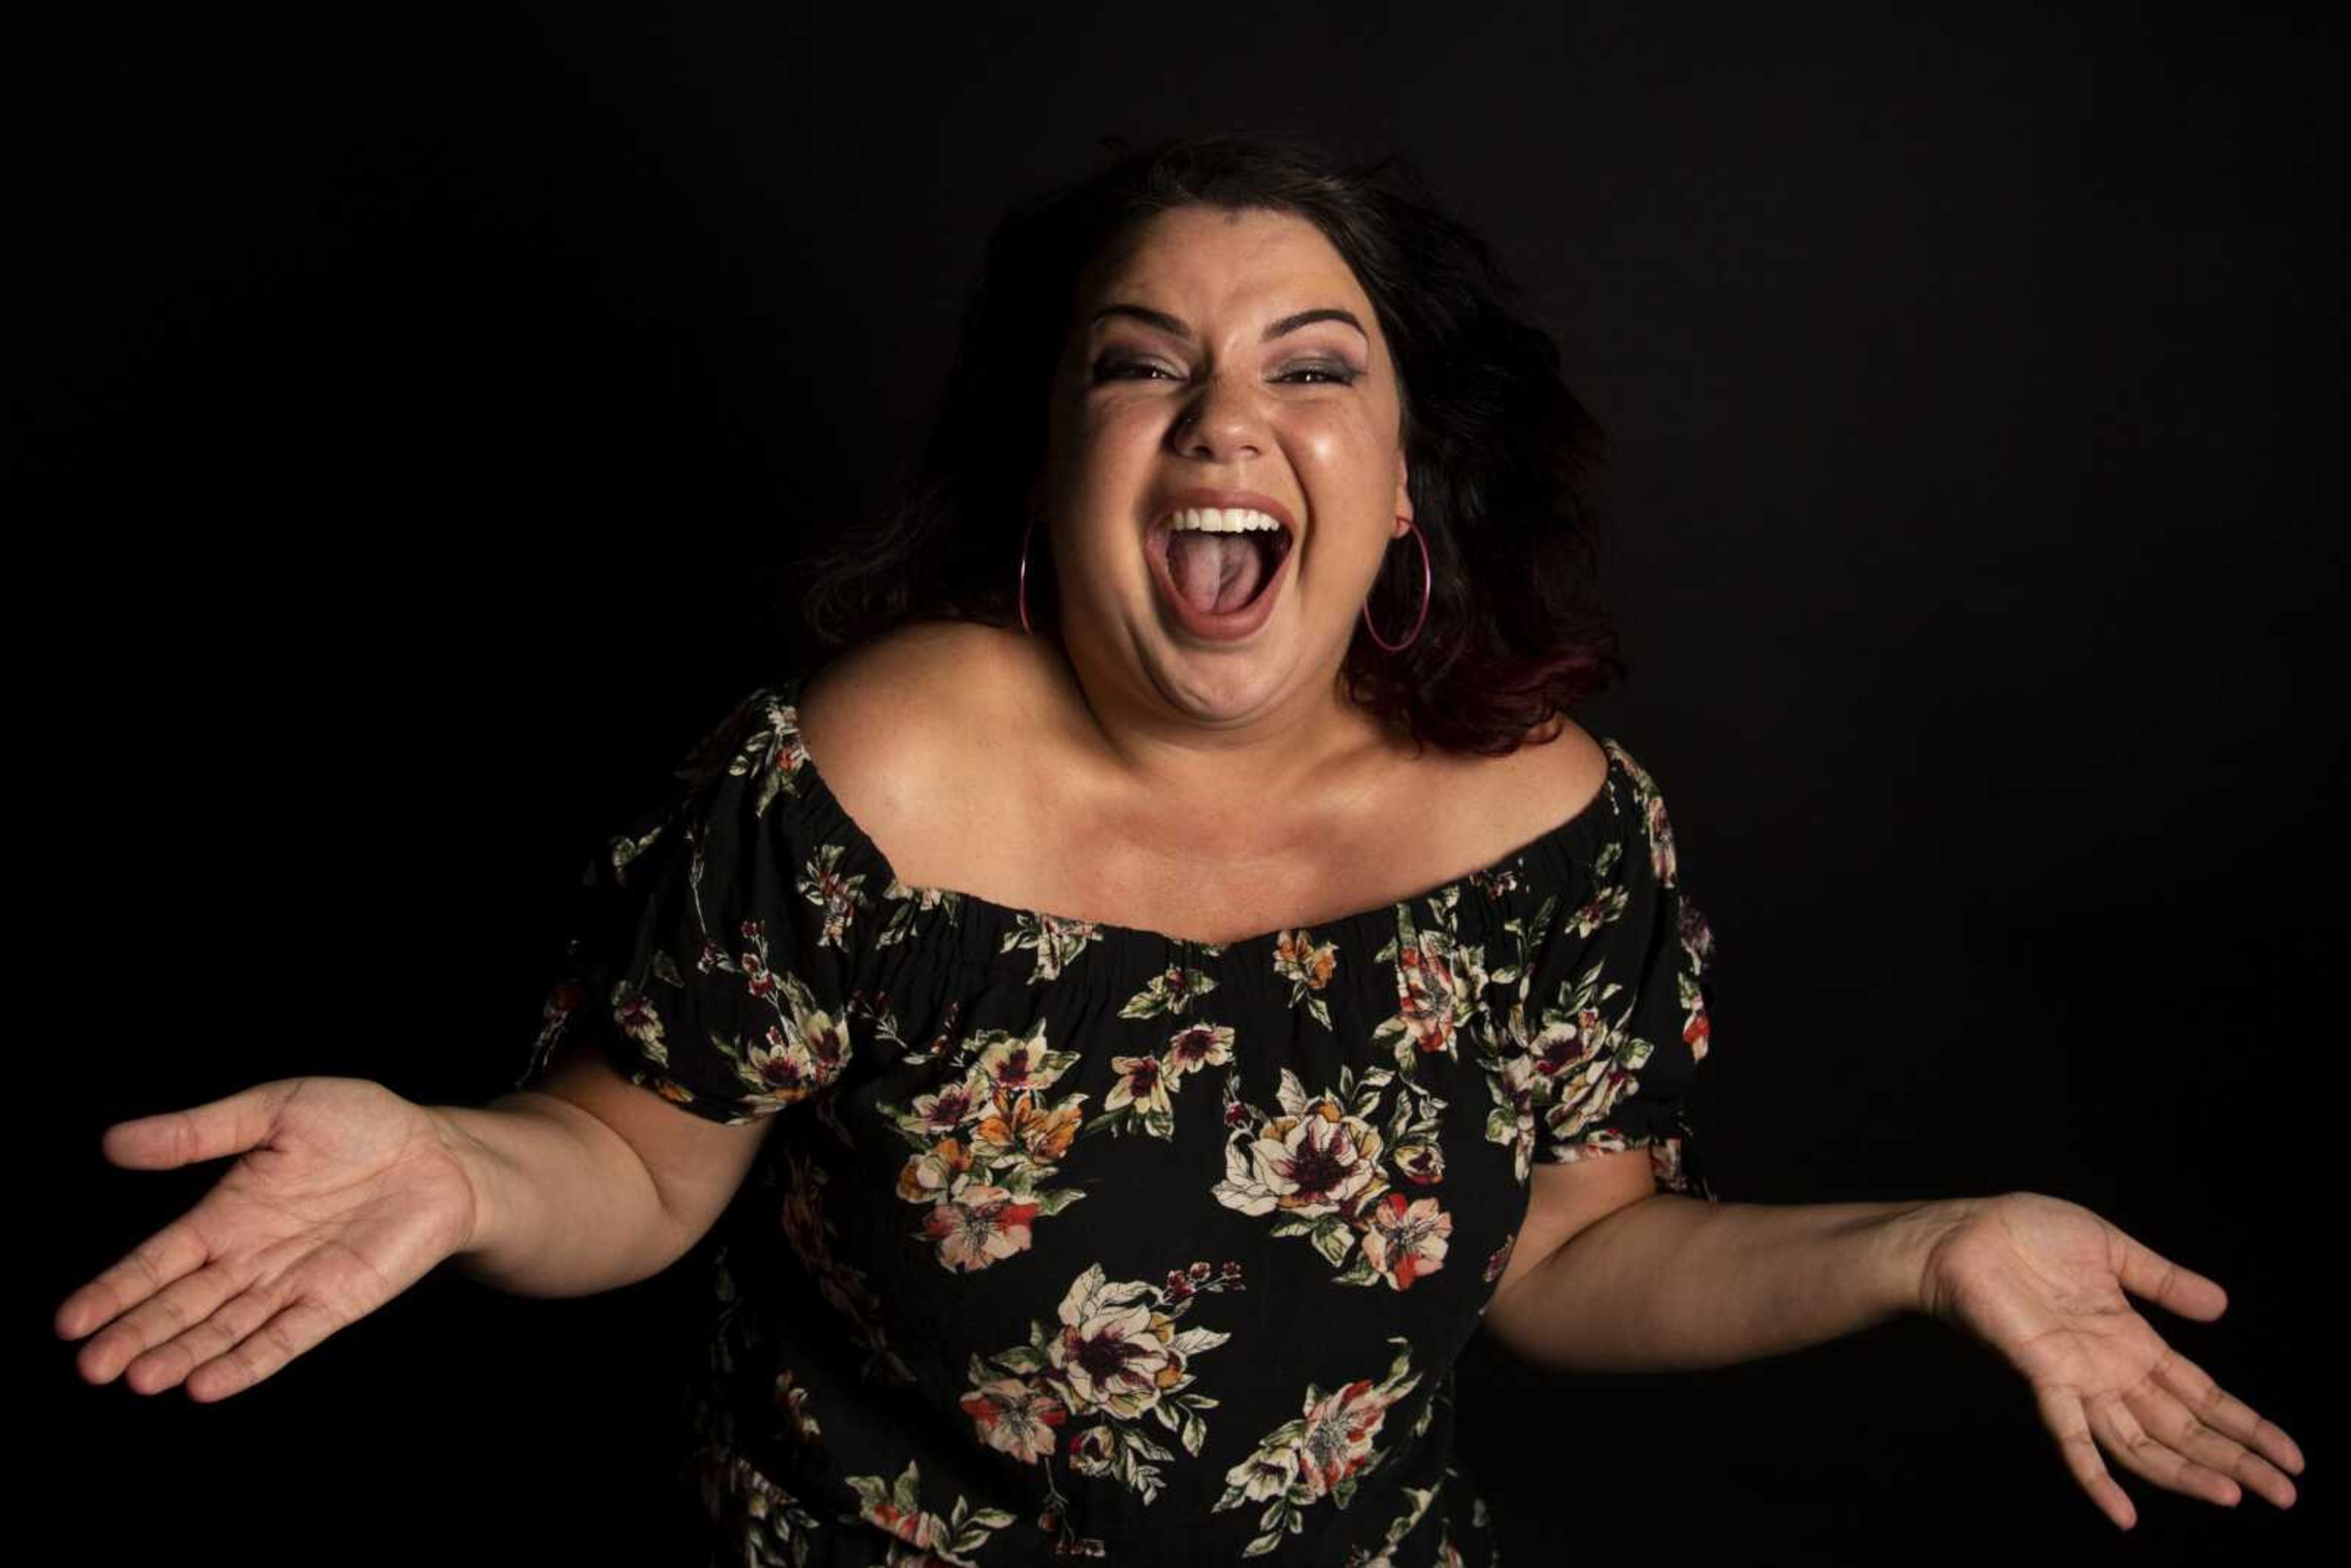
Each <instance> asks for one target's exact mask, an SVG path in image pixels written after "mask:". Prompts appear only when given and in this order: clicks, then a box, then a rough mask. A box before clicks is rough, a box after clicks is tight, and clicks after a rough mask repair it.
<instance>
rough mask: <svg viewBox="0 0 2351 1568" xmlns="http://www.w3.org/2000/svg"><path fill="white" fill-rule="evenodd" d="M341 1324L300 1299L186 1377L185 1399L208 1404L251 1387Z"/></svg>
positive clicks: (320, 1307) (319, 1307) (313, 1303)
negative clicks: (225, 1352)
mask: <svg viewBox="0 0 2351 1568" xmlns="http://www.w3.org/2000/svg"><path fill="white" fill-rule="evenodd" d="M341 1326H342V1324H341V1320H340V1319H339V1318H338V1317H337V1316H336V1315H335V1314H334V1313H332V1312H329V1311H328V1310H327V1308H326V1307H324V1306H323V1305H321V1304H320V1303H319V1302H318V1301H314V1300H312V1299H310V1298H308V1297H307V1296H306V1297H304V1298H302V1299H301V1300H299V1301H295V1302H294V1303H293V1304H292V1305H291V1306H288V1307H287V1309H286V1310H285V1311H284V1312H279V1313H278V1314H277V1316H276V1317H274V1318H271V1319H270V1320H269V1321H268V1322H265V1323H263V1324H262V1325H261V1327H260V1328H258V1329H256V1331H254V1332H253V1333H250V1334H248V1335H246V1337H245V1339H244V1340H242V1341H241V1342H239V1343H237V1344H236V1345H235V1348H233V1349H231V1350H230V1351H229V1352H228V1353H227V1354H225V1355H221V1356H216V1357H214V1359H213V1360H211V1361H208V1362H205V1363H204V1364H203V1365H202V1366H199V1367H197V1368H196V1369H195V1371H193V1372H192V1373H190V1374H189V1375H188V1397H189V1398H191V1399H194V1400H198V1401H200V1402H203V1403H205V1404H209V1403H211V1402H212V1401H214V1400H217V1399H225V1398H227V1397H228V1396H230V1395H232V1394H235V1393H239V1392H241V1391H243V1390H245V1389H247V1388H250V1387H252V1386H253V1385H255V1384H256V1383H258V1382H260V1381H261V1380H262V1379H263V1378H265V1377H267V1376H268V1375H270V1374H272V1373H274V1372H276V1371H277V1369H278V1368H279V1367H281V1366H284V1365H285V1364H287V1362H289V1361H291V1360H293V1359H294V1358H295V1357H296V1356H298V1355H299V1354H302V1353H303V1352H304V1351H306V1350H308V1349H309V1348H310V1347H311V1346H312V1345H315V1344H317V1343H319V1341H320V1340H322V1339H325V1338H326V1337H327V1336H328V1335H329V1334H330V1333H334V1332H335V1330H336V1329H338V1328H340V1327H341Z"/></svg>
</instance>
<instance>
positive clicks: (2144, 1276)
mask: <svg viewBox="0 0 2351 1568" xmlns="http://www.w3.org/2000/svg"><path fill="white" fill-rule="evenodd" d="M1953 1209H1954V1212H1955V1213H1956V1214H1957V1216H1958V1218H1956V1220H1955V1221H1954V1223H1953V1224H1952V1226H1951V1228H1950V1229H1949V1232H1948V1233H1946V1234H1945V1235H1944V1236H1943V1237H1942V1238H1941V1239H1939V1240H1938V1242H1937V1243H1936V1244H1935V1245H1934V1247H1933V1249H1932V1250H1931V1251H1930V1252H1929V1253H1928V1257H1927V1260H1926V1263H1925V1268H1924V1273H1923V1276H1922V1278H1921V1280H1920V1290H1921V1295H1920V1300H1921V1302H1922V1304H1923V1305H1924V1307H1925V1309H1926V1311H1927V1312H1929V1313H1930V1314H1931V1315H1933V1316H1935V1317H1937V1318H1939V1319H1941V1320H1942V1321H1943V1322H1948V1323H1950V1324H1952V1325H1953V1326H1955V1327H1957V1328H1960V1329H1963V1330H1965V1331H1966V1332H1967V1333H1970V1334H1973V1335H1974V1336H1975V1337H1976V1338H1978V1339H1980V1340H1981V1341H1983V1342H1984V1343H1987V1344H1989V1345H1991V1347H1992V1348H1993V1349H1994V1350H1997V1351H1998V1352H2000V1354H2001V1355H2002V1356H2003V1357H2005V1358H2006V1359H2007V1361H2008V1363H2009V1364H2011V1366H2013V1367H2015V1368H2016V1369H2017V1370H2018V1371H2019V1372H2021V1373H2022V1374H2023V1375H2024V1376H2025V1378H2026V1379H2027V1380H2028V1381H2029V1382H2031V1384H2032V1394H2033V1397H2034V1399H2035V1400H2036V1401H2037V1402H2038V1403H2039V1405H2040V1407H2041V1418H2042V1420H2043V1423H2044V1424H2045V1425H2046V1426H2047V1427H2048V1428H2049V1430H2050V1431H2051V1433H2053V1435H2054V1436H2055V1437H2056V1439H2057V1444H2058V1448H2059V1450H2060V1451H2061V1452H2062V1453H2063V1454H2064V1458H2065V1463H2066V1466H2067V1468H2068V1469H2071V1470H2072V1471H2073V1472H2074V1479H2076V1480H2078V1481H2080V1482H2081V1483H2082V1487H2083V1490H2085V1491H2087V1492H2088V1493H2089V1494H2090V1499H2091V1500H2092V1501H2094V1502H2095V1503H2096V1504H2097V1505H2098V1507H2099V1508H2101V1509H2103V1510H2104V1511H2105V1513H2106V1515H2107V1517H2109V1518H2110V1519H2112V1520H2113V1521H2115V1523H2116V1524H2117V1525H2119V1526H2120V1527H2121V1528H2123V1529H2125V1530H2128V1529H2129V1528H2131V1526H2132V1525H2133V1524H2134V1523H2136V1522H2137V1518H2138V1511H2137V1509H2135V1508H2134V1507H2132V1505H2131V1500H2130V1498H2129V1496H2128V1495H2127V1494H2126V1493H2125V1492H2124V1490H2123V1489H2122V1488H2121V1487H2120V1486H2119V1485H2117V1484H2116V1481H2115V1479H2114V1478H2113V1477H2112V1476H2111V1475H2109V1474H2108V1473H2107V1471H2106V1467H2105V1464H2104V1462H2102V1461H2101V1460H2100V1458H2099V1457H2098V1444H2099V1443H2103V1444H2105V1448H2106V1451H2107V1452H2108V1453H2110V1454H2112V1455H2113V1456H2114V1457H2115V1458H2118V1459H2120V1460H2121V1461H2122V1462H2123V1463H2124V1464H2126V1465H2127V1466H2129V1467H2130V1468H2131V1469H2134V1470H2136V1471H2137V1472H2138V1473H2139V1474H2140V1475H2142V1476H2144V1477H2146V1478H2147V1479H2148V1480H2151V1481H2153V1482H2155V1483H2156V1484H2157V1485H2158V1486H2162V1487H2168V1488H2169V1489H2170V1490H2173V1491H2176V1492H2183V1493H2185V1494H2187V1495H2188V1496H2189V1497H2200V1498H2205V1499H2208V1500H2210V1501H2213V1502H2217V1503H2221V1504H2225V1505H2228V1506H2231V1507H2233V1506H2235V1505H2236V1504H2237V1503H2238V1502H2239V1501H2240V1500H2241V1499H2242V1497H2243V1495H2244V1493H2243V1490H2242V1489H2247V1488H2250V1489H2251V1490H2254V1491H2257V1492H2259V1493H2261V1495H2262V1496H2263V1497H2264V1498H2267V1499H2268V1500H2270V1501H2271V1502H2273V1503H2275V1504H2276V1505H2277V1506H2278V1507H2280V1508H2288V1507H2291V1506H2292V1505H2293V1503H2294V1483H2293V1482H2292V1481H2290V1480H2288V1479H2286V1478H2285V1476H2284V1474H2283V1471H2284V1470H2292V1471H2294V1473H2295V1474H2297V1475H2299V1474H2300V1473H2301V1472H2302V1450H2301V1449H2300V1448H2296V1447H2295V1446H2294V1439H2293V1438H2291V1437H2287V1436H2286V1435H2285V1433H2284V1432H2283V1430H2282V1429H2281V1428H2280V1427H2278V1426H2277V1425H2276V1424H2275V1423H2273V1422H2270V1421H2265V1420H2263V1419H2262V1417H2261V1416H2259V1415H2258V1414H2256V1413H2255V1412H2254V1411H2253V1410H2252V1408H2251V1407H2250V1406H2247V1405H2246V1404H2245V1403H2244V1402H2243V1401H2242V1400H2241V1399H2238V1398H2236V1397H2235V1396H2232V1395H2230V1394H2228V1393H2225V1392H2223V1391H2222V1390H2221V1388H2220V1386H2219V1385H2217V1384H2215V1383H2214V1382H2213V1381H2212V1380H2211V1379H2210V1377H2208V1376H2206V1375H2204V1373H2203V1371H2202V1370H2201V1369H2200V1368H2199V1367H2198V1366H2197V1365H2196V1364H2194V1363H2193V1362H2190V1361H2189V1359H2188V1358H2187V1357H2186V1356H2184V1355H2181V1354H2179V1352H2178V1351H2176V1350H2173V1349H2172V1348H2171V1347H2170V1346H2169V1345H2168V1344H2166V1343H2163V1340H2162V1338H2161V1337H2160V1336H2159V1335H2158V1334H2157V1333H2156V1332H2155V1330H2154V1329H2153V1328H2151V1327H2150V1326H2148V1323H2147V1320H2146V1319H2145V1318H2143V1317H2140V1316H2139V1315H2138V1313H2137V1312H2134V1311H2132V1310H2131V1303H2130V1300H2129V1297H2128V1296H2126V1294H2125V1293H2124V1292H2125V1291H2128V1292H2129V1294H2130V1295H2135V1296H2139V1297H2142V1298H2144V1299H2146V1300H2147V1301H2154V1302H2155V1303H2157V1304H2158V1306H2161V1307H2162V1308H2164V1309H2165V1310H2166V1311H2167V1312H2176V1313H2178V1314H2179V1316H2181V1317H2186V1318H2194V1319H2196V1320H2197V1321H2199V1322H2211V1321H2212V1320H2214V1319H2215V1318H2218V1317H2219V1316H2220V1314H2221V1312H2224V1311H2226V1310H2227V1308H2228V1304H2229V1298H2228V1295H2227V1293H2226V1292H2224V1291H2222V1290H2221V1289H2220V1286H2219V1285H2217V1284H2215V1283H2214V1282H2213V1281H2210V1280H2208V1279H2206V1278H2205V1277H2204V1276H2203V1275H2201V1274H2199V1273H2197V1272H2195V1271H2194V1270H2189V1269H2183V1268H2181V1267H2180V1266H2179V1264H2176V1263H2174V1262H2172V1261H2170V1260H2168V1259H2166V1258H2163V1257H2160V1256H2158V1254H2156V1253H2155V1252H2153V1251H2150V1250H2149V1249H2147V1248H2145V1247H2142V1246H2140V1245H2139V1244H2138V1243H2137V1241H2135V1240H2133V1239H2131V1238H2130V1237H2128V1236H2126V1235H2124V1234H2123V1232H2122V1231H2120V1230H2119V1229H2117V1228H2115V1227H2114V1226H2112V1225H2110V1224H2108V1223H2107V1222H2106V1221H2105V1220H2104V1219H2102V1218H2099V1217H2098V1216H2097V1215H2095V1214H2093V1213H2092V1212H2091V1211H2090V1210H2088V1209H2086V1208H2085V1207H2082V1206H2081V1205H2080V1204H2077V1203H2069V1202H2067V1201H2065V1200H2064V1198H2058V1197H2044V1196H2043V1195H2042V1194H2040V1193H2032V1192H2012V1193H2005V1194H2002V1195H2001V1196H2000V1197H1988V1198H1970V1199H1965V1200H1961V1202H1959V1203H1958V1204H1955V1205H1954V1206H1953ZM2093 1437H2095V1439H2096V1441H2095V1442H2094V1441H2093V1440H2092V1439H2093Z"/></svg>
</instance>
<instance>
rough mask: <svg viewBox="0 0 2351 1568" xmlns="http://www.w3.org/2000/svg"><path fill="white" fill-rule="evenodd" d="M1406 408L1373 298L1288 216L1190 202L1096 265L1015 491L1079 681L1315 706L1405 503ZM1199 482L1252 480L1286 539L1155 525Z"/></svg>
mask: <svg viewBox="0 0 2351 1568" xmlns="http://www.w3.org/2000/svg"><path fill="white" fill-rule="evenodd" d="M1338 312H1343V313H1344V315H1343V316H1340V315H1338V314H1336V313H1338ZM1310 314H1311V315H1314V316H1316V317H1318V318H1319V319H1300V318H1301V317H1304V316H1307V315H1310ZM1400 417H1401V404H1400V402H1399V399H1398V389H1397V384H1396V375H1395V366H1394V364H1393V363H1392V362H1391V361H1389V358H1388V352H1387V345H1386V342H1385V341H1384V339H1383V337H1382V335H1381V332H1380V326H1379V321H1378V319H1377V318H1376V316H1375V315H1374V311H1373V309H1372V305H1371V300H1370V298H1368V297H1367V296H1366V295H1365V294H1364V289H1363V287H1362V285H1360V284H1359V283H1358V282H1357V281H1356V279H1355V276H1354V274H1353V271H1352V270H1351V269H1350V268H1349V267H1348V266H1347V264H1346V262H1345V260H1344V259H1343V258H1342V257H1341V256H1340V255H1339V253H1338V251H1337V250H1335V249H1334V248H1332V245H1331V243H1330V241H1329V240H1327V239H1326V238H1324V237H1323V235H1322V231H1321V230H1320V229H1318V228H1316V227H1315V226H1314V225H1312V224H1311V223H1309V222H1307V221H1306V220H1305V219H1303V218H1299V217H1294V216H1291V215H1290V214H1280V213H1272V212H1266V211H1261V210H1253V211H1246V212H1238V213H1231V212H1225V211H1222V210H1218V209H1215V208H1209V207H1199V206H1195V207H1185V208H1181V209H1178V210H1176V211H1174V212H1170V213H1165V214H1159V215H1158V216H1156V217H1155V218H1153V219H1151V220H1150V221H1149V222H1148V223H1147V224H1146V225H1144V226H1143V227H1142V228H1140V229H1139V230H1137V231H1136V232H1135V233H1134V235H1132V236H1131V237H1130V239H1129V241H1128V242H1127V243H1126V244H1124V245H1123V246H1117V247H1114V248H1113V251H1112V252H1110V253H1109V254H1107V255H1106V256H1103V257H1102V259H1100V260H1098V261H1097V262H1096V263H1095V265H1094V266H1093V267H1092V270H1091V271H1090V273H1089V274H1088V276H1087V277H1086V278H1084V279H1083V280H1081V284H1080V287H1079V290H1078V304H1077V309H1076V312H1075V315H1074V318H1073V320H1072V324H1071V333H1070V337H1069V340H1068V343H1067V345H1066V346H1065V349H1064V351H1063V354H1062V358H1061V365H1060V369H1059V371H1058V372H1057V374H1056V376H1055V380H1054V392H1053V402H1052V417H1051V424H1050V436H1049V439H1048V444H1047V452H1046V458H1045V466H1044V472H1043V474H1042V475H1041V476H1040V481H1039V493H1038V494H1036V495H1034V496H1033V497H1031V499H1032V503H1033V509H1034V510H1036V511H1037V512H1039V513H1040V514H1041V515H1042V516H1043V517H1044V518H1045V519H1046V522H1047V525H1048V527H1047V528H1045V529H1040V533H1050V538H1051V540H1052V549H1053V552H1054V554H1053V559H1054V564H1055V567H1056V570H1057V571H1058V573H1059V577H1060V583H1061V634H1062V640H1063V643H1064V645H1065V646H1066V647H1067V649H1068V650H1069V653H1070V656H1071V662H1072V664H1075V665H1076V666H1077V667H1078V668H1079V670H1080V671H1081V673H1082V674H1085V675H1086V677H1087V679H1088V684H1089V685H1090V686H1092V685H1096V684H1097V683H1099V682H1101V681H1103V680H1108V681H1110V682H1113V683H1115V684H1116V685H1118V686H1120V687H1121V688H1123V690H1124V691H1125V692H1127V693H1128V694H1130V695H1132V696H1133V697H1134V699H1135V700H1139V701H1142V702H1144V703H1145V704H1146V705H1148V706H1154V707H1156V708H1157V709H1158V710H1159V711H1160V716H1163V717H1169V718H1175V717H1180V718H1185V719H1188V720H1192V721H1195V722H1200V723H1208V724H1216V725H1219V726H1233V725H1245V724H1247V723H1249V721H1250V720H1252V719H1263V720H1268V721H1279V720H1280V719H1281V718H1282V717H1283V716H1290V715H1294V716H1305V715H1309V714H1311V713H1313V712H1314V709H1315V706H1316V705H1318V704H1320V705H1328V704H1329V702H1330V700H1331V693H1332V689H1333V687H1334V685H1335V683H1336V679H1337V674H1338V670H1339V666H1340V664H1341V662H1342V660H1343V657H1344V655H1345V653H1346V650H1347V644H1348V639H1349V638H1350V636H1352V634H1353V631H1354V628H1355V626H1356V624H1357V622H1358V617H1359V615H1360V613H1361V611H1362V608H1363V603H1364V595H1365V594H1366V593H1367V592H1368V591H1370V589H1371V585H1372V581H1373V579H1374V576H1375V575H1376V574H1377V573H1378V571H1379V570H1380V567H1381V562H1382V560H1383V558H1384V555H1385V553H1386V550H1387V546H1388V541H1389V540H1390V539H1391V538H1395V537H1397V536H1400V535H1401V534H1402V533H1403V532H1404V531H1405V529H1404V524H1403V522H1402V521H1401V520H1400V519H1402V518H1406V517H1410V516H1411V515H1412V501H1411V497H1410V493H1409V491H1408V489H1407V487H1406V484H1405V480H1406V477H1407V474H1406V469H1405V459H1404V452H1403V445H1402V442H1401V439H1400V435H1401V433H1400V431H1399V429H1398V424H1399V421H1400ZM1199 490H1207V491H1210V492H1246V493H1248V494H1249V495H1250V496H1253V497H1261V499H1259V500H1258V501H1257V502H1256V503H1255V504H1256V506H1257V507H1258V509H1259V510H1260V511H1262V512H1265V513H1267V514H1270V515H1271V516H1273V517H1278V518H1279V519H1280V521H1282V522H1283V523H1284V524H1286V525H1288V527H1287V536H1288V538H1287V553H1286V554H1285V553H1283V548H1284V547H1283V544H1282V542H1281V540H1280V538H1279V537H1278V536H1270V535H1268V534H1266V533H1264V532H1262V531H1259V532H1255V533H1241V534H1238V535H1233V534H1221V533H1200V532H1192V531H1188V530H1176V529H1173V528H1169V527H1168V526H1167V522H1168V519H1169V517H1170V516H1171V514H1172V513H1175V512H1176V511H1177V510H1178V509H1179V508H1185V507H1194V506H1199V505H1203V504H1205V503H1207V502H1213V501H1215V500H1217V499H1218V498H1219V497H1214V496H1211V497H1199V496H1196V495H1187V492H1195V491H1199ZM1222 499H1223V500H1225V502H1226V503H1227V504H1228V505H1230V504H1235V503H1238V504H1240V505H1244V506H1245V505H1249V502H1248V501H1246V500H1242V499H1241V498H1239V497H1231V496H1227V497H1222ZM1225 520H1226V521H1227V522H1228V523H1229V522H1230V521H1232V520H1234V519H1233V518H1232V517H1231V516H1230V514H1228V515H1227V517H1226V519H1225ZM1405 553H1406V555H1407V556H1411V557H1412V559H1411V561H1410V562H1409V564H1411V565H1412V566H1414V567H1415V568H1417V566H1418V558H1417V556H1416V554H1415V552H1412V551H1411V550H1409V549H1407V550H1406V551H1405ZM1269 568H1270V576H1268V575H1266V574H1267V571H1268V570H1269ZM1398 570H1401V569H1398ZM1252 585H1255V586H1256V590H1257V591H1255V592H1254V593H1252V592H1251V591H1250V590H1251V588H1252ZM1415 586H1417V585H1415ZM1244 600H1246V601H1247V602H1246V603H1243V602H1242V601H1244ZM1384 630H1385V631H1386V632H1387V633H1388V635H1390V636H1394V635H1395V629H1394V628H1385V629H1384ZM1098 695H1100V694H1098Z"/></svg>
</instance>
